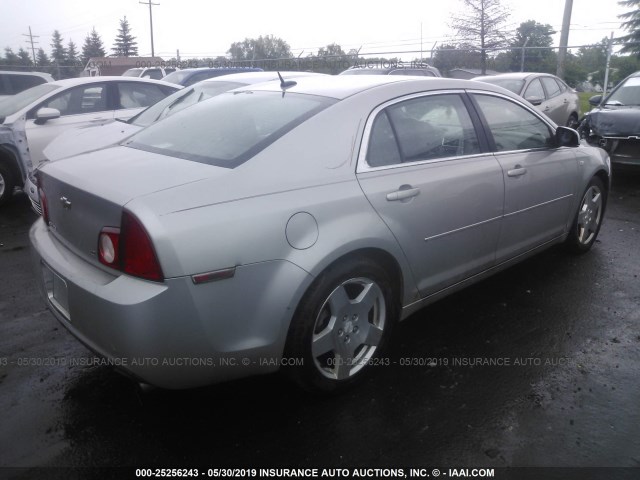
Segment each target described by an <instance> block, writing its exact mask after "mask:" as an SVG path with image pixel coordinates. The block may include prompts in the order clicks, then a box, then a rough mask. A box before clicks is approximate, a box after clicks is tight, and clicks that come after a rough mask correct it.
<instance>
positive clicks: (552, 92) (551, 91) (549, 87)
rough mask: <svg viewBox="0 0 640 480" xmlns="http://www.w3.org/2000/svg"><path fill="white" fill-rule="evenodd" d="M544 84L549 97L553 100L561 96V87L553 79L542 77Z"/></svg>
mask: <svg viewBox="0 0 640 480" xmlns="http://www.w3.org/2000/svg"><path fill="white" fill-rule="evenodd" d="M542 84H543V85H544V89H545V90H546V91H547V97H548V98H553V97H557V96H558V95H560V87H558V84H557V83H556V81H555V80H554V79H553V78H551V77H542Z"/></svg>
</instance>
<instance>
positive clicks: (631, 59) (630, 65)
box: [610, 55, 640, 85]
mask: <svg viewBox="0 0 640 480" xmlns="http://www.w3.org/2000/svg"><path fill="white" fill-rule="evenodd" d="M638 70H640V57H637V56H635V55H614V56H612V57H611V72H610V81H611V82H613V84H614V85H616V84H618V83H619V82H620V81H621V80H624V79H625V78H626V77H628V76H629V75H631V74H632V73H634V72H637V71H638Z"/></svg>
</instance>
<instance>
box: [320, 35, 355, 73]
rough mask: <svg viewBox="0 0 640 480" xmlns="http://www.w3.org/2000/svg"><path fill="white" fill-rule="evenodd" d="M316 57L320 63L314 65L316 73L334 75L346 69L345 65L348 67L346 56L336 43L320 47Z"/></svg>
mask: <svg viewBox="0 0 640 480" xmlns="http://www.w3.org/2000/svg"><path fill="white" fill-rule="evenodd" d="M316 57H317V59H318V60H320V61H319V62H316V63H315V64H314V66H315V68H314V71H316V72H318V73H329V74H331V75H336V74H338V73H340V72H341V71H343V70H345V69H346V68H348V67H347V65H349V60H348V59H347V54H346V53H345V52H344V50H342V47H341V46H340V45H338V44H337V43H331V44H329V45H327V46H326V47H320V48H319V49H318V53H317V55H316Z"/></svg>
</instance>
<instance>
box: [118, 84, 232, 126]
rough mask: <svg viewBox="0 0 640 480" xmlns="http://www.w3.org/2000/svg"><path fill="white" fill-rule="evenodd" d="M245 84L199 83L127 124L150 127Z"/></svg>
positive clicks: (163, 101)
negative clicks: (165, 118)
mask: <svg viewBox="0 0 640 480" xmlns="http://www.w3.org/2000/svg"><path fill="white" fill-rule="evenodd" d="M242 86H244V83H239V82H203V83H197V84H196V85H194V86H193V87H191V88H185V89H183V90H178V91H177V92H176V93H174V94H172V95H169V96H168V97H166V98H164V99H163V100H161V101H159V102H158V103H156V104H154V105H152V106H150V107H149V108H147V109H146V110H143V111H142V112H140V113H139V114H137V115H136V116H135V117H132V118H130V119H129V121H128V122H127V123H130V124H132V125H137V126H139V127H148V126H149V125H151V124H152V123H154V122H157V121H158V120H161V119H163V118H164V117H168V116H169V115H173V114H174V113H176V112H179V111H180V110H182V109H184V108H187V107H189V106H191V105H195V104H196V103H198V102H201V101H202V100H206V99H207V98H211V97H215V96H216V95H220V94H221V93H224V92H227V91H229V90H233V89H234V88H238V87H242Z"/></svg>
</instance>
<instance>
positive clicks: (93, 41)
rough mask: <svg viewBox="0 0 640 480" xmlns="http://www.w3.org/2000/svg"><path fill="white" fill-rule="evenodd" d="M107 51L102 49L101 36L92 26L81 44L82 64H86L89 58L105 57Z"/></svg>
mask: <svg viewBox="0 0 640 480" xmlns="http://www.w3.org/2000/svg"><path fill="white" fill-rule="evenodd" d="M106 56H107V53H106V52H105V50H104V44H103V43H102V38H100V35H98V32H96V27H93V29H92V30H91V32H90V33H88V34H87V36H86V38H85V39H84V44H83V45H82V64H83V65H86V64H87V62H88V61H89V59H90V58H96V57H106Z"/></svg>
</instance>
